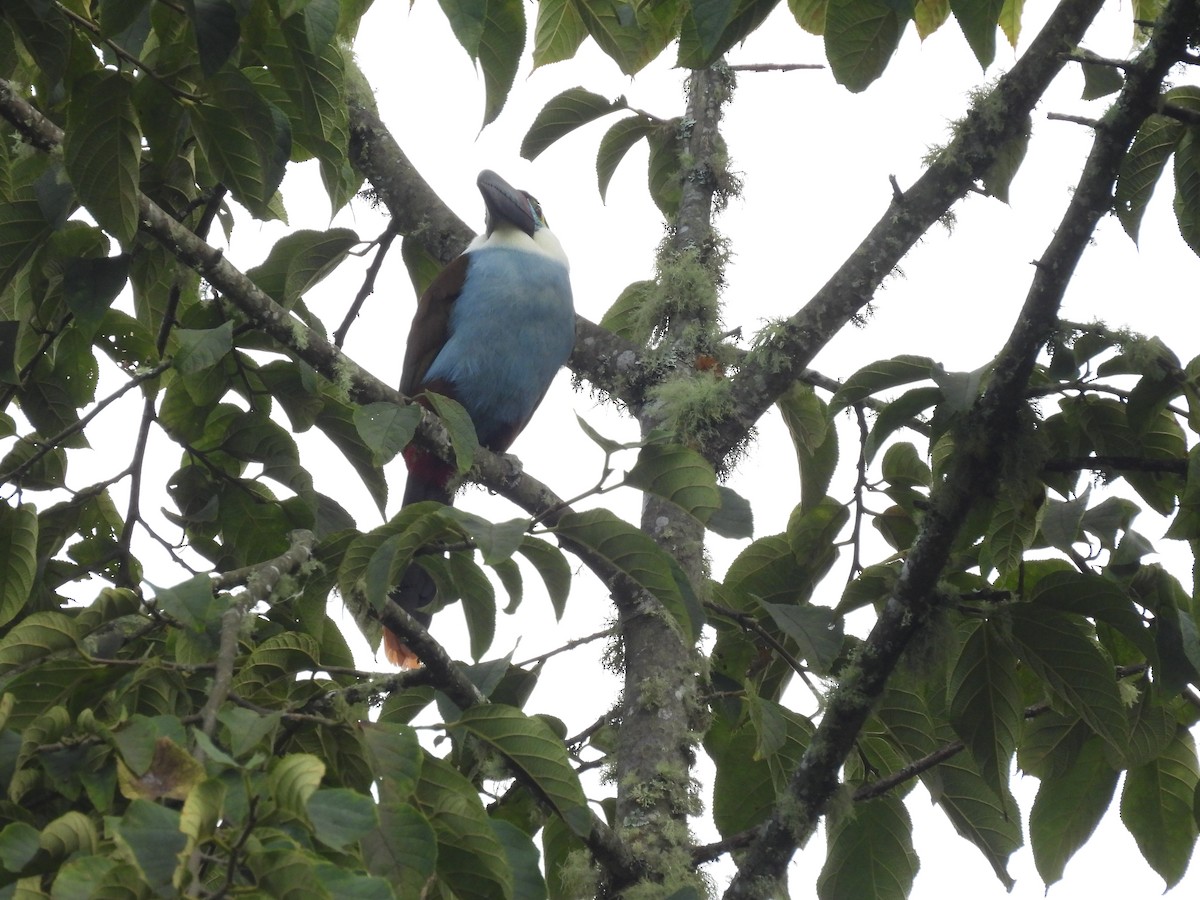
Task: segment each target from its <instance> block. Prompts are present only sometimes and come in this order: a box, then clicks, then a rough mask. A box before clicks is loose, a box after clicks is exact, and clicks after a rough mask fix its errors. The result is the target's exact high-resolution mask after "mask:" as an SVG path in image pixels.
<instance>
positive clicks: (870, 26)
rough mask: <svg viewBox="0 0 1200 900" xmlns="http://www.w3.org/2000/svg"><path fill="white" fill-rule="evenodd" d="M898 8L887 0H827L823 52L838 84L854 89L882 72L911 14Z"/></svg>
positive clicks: (861, 86) (868, 83)
mask: <svg viewBox="0 0 1200 900" xmlns="http://www.w3.org/2000/svg"><path fill="white" fill-rule="evenodd" d="M901 9H902V7H898V5H896V4H892V3H888V2H887V0H829V5H828V7H827V9H826V11H825V54H826V56H828V57H829V67H830V68H831V69H832V70H833V77H834V78H835V79H836V80H837V83H838V84H841V85H844V86H845V87H847V88H849V89H850V90H851V91H853V92H854V93H858V92H860V91H863V90H866V88H867V87H868V86H869V85H870V84H871V83H872V82H873V81H875V79H876V78H878V77H879V76H880V75H882V74H883V70H884V69H885V68H887V64H888V61H889V60H891V58H892V54H893V53H894V52H895V51H896V47H897V46H898V45H899V44H900V36H901V35H902V34H903V33H904V26H905V25H907V24H908V20H909V18H911V14H910V13H908V12H902V11H901Z"/></svg>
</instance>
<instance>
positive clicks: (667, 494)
mask: <svg viewBox="0 0 1200 900" xmlns="http://www.w3.org/2000/svg"><path fill="white" fill-rule="evenodd" d="M625 483H626V484H627V485H629V486H630V487H633V488H637V489H638V490H641V491H646V492H647V493H650V494H654V495H655V496H658V497H662V498H663V499H664V500H669V501H671V502H672V503H674V504H675V505H676V506H678V507H679V508H680V509H682V510H684V511H685V512H687V513H689V514H691V515H692V516H694V517H695V518H696V519H697V520H698V521H700V522H707V521H708V520H709V518H710V517H711V516H712V514H713V513H714V512H715V511H716V510H717V509H719V508H720V506H721V497H720V494H718V492H717V475H716V473H715V472H714V471H713V468H712V466H711V465H709V463H708V461H707V460H706V459H705V458H704V457H703V456H701V455H700V454H699V453H697V452H696V451H695V450H691V449H689V448H687V447H683V446H681V445H678V444H647V445H646V446H645V447H642V449H641V451H640V452H639V453H638V458H637V462H636V463H635V464H634V467H633V468H632V469H630V470H629V471H628V472H626V473H625Z"/></svg>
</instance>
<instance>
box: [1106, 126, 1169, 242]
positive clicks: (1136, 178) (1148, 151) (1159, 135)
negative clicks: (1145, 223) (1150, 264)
mask: <svg viewBox="0 0 1200 900" xmlns="http://www.w3.org/2000/svg"><path fill="white" fill-rule="evenodd" d="M1183 133H1184V126H1183V123H1181V122H1179V121H1177V120H1175V119H1172V118H1170V117H1169V116H1164V115H1157V114H1155V115H1152V116H1148V117H1147V118H1146V120H1145V121H1144V122H1143V123H1142V127H1141V128H1140V129H1139V130H1138V133H1137V136H1136V137H1135V138H1134V139H1133V144H1132V145H1130V147H1129V152H1128V153H1126V154H1125V156H1124V158H1122V160H1121V170H1120V173H1119V174H1118V175H1117V186H1116V193H1115V196H1114V205H1115V207H1116V211H1117V218H1118V219H1120V220H1121V225H1122V227H1124V229H1125V233H1126V234H1128V235H1129V236H1130V237H1131V238H1133V240H1134V241H1137V239H1138V231H1139V229H1140V228H1141V224H1142V216H1144V215H1145V213H1146V206H1147V205H1148V204H1149V203H1150V197H1151V196H1152V195H1153V193H1154V187H1155V185H1156V184H1157V183H1158V179H1159V176H1160V175H1162V173H1163V170H1164V169H1165V168H1166V165H1167V160H1168V159H1170V158H1171V154H1172V153H1174V152H1175V147H1176V146H1177V145H1178V143H1179V141H1180V139H1181V138H1182V137H1183Z"/></svg>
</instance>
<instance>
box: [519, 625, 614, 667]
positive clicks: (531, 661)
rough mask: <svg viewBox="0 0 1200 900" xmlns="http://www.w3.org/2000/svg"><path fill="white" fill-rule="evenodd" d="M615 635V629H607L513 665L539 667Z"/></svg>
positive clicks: (575, 639)
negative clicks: (540, 664)
mask: <svg viewBox="0 0 1200 900" xmlns="http://www.w3.org/2000/svg"><path fill="white" fill-rule="evenodd" d="M614 634H616V629H615V628H605V629H604V630H603V631H597V632H596V633H595V634H589V635H588V636H587V637H581V638H574V639H573V640H570V641H567V642H566V643H565V644H563V645H562V646H561V647H559V648H558V649H557V650H550V651H548V652H546V653H543V654H541V655H540V656H531V657H530V658H529V659H525V660H522V661H521V662H519V663H513V665H514V666H516V667H517V668H519V669H523V668H525V667H526V666H533V665H537V664H538V663H543V662H545V661H546V660H548V659H550V658H551V657H553V656H558V654H560V653H566V652H567V651H568V650H574V649H575V648H576V647H582V646H583V645H584V644H590V643H591V642H592V641H598V640H600V639H601V638H606V637H612V636H613V635H614Z"/></svg>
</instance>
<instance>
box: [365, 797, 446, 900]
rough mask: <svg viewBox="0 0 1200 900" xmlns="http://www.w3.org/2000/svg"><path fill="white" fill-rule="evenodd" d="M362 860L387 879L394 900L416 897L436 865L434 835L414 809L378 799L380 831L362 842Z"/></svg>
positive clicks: (436, 849) (397, 802)
mask: <svg viewBox="0 0 1200 900" xmlns="http://www.w3.org/2000/svg"><path fill="white" fill-rule="evenodd" d="M362 849H363V860H364V861H365V862H366V864H367V869H368V871H370V872H371V873H372V874H374V875H378V876H380V877H382V878H386V879H387V880H388V882H389V883H390V884H392V885H393V886H394V887H395V889H396V896H397V897H419V896H421V894H422V892H423V891H424V889H425V886H426V884H427V883H428V881H429V878H430V876H431V875H433V873H434V869H435V867H436V865H437V857H438V843H437V835H436V833H435V832H434V829H433V826H432V825H431V824H430V823H429V820H428V819H427V818H426V817H425V816H424V815H422V813H421V812H420V811H419V810H418V809H417V808H416V807H415V806H412V805H410V804H408V803H404V802H400V801H399V800H396V799H394V798H393V797H392V796H391V795H390V794H387V793H385V794H383V795H381V800H380V804H379V828H378V829H376V830H375V831H374V832H373V833H371V834H368V835H367V836H365V837H364V838H363V839H362Z"/></svg>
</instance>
